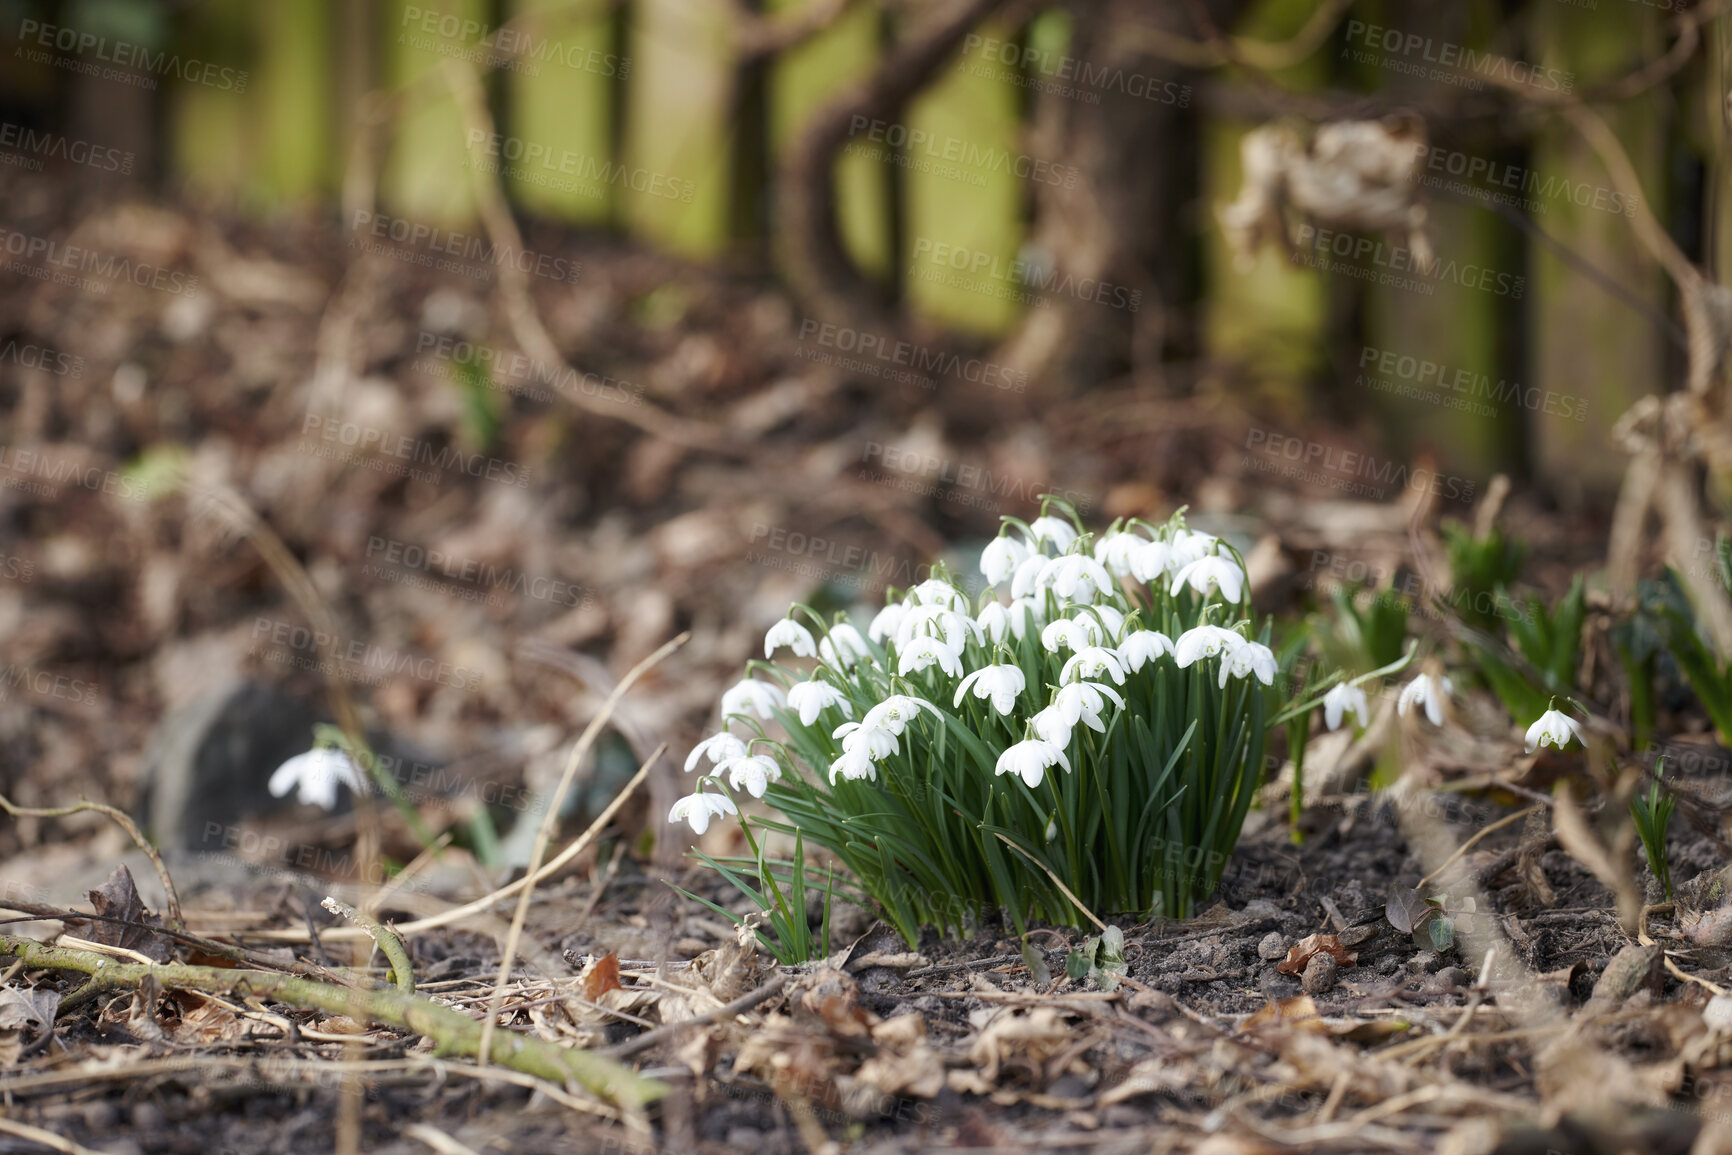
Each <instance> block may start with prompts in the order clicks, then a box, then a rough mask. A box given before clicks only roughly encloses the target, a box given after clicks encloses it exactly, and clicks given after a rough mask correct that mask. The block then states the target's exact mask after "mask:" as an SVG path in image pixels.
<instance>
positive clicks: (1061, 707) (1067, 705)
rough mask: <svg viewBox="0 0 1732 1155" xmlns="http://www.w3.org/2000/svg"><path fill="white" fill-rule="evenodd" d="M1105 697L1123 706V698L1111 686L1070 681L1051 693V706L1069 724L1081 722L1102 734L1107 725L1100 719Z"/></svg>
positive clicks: (1073, 724) (1105, 730)
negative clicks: (1054, 692) (1053, 693)
mask: <svg viewBox="0 0 1732 1155" xmlns="http://www.w3.org/2000/svg"><path fill="white" fill-rule="evenodd" d="M1107 698H1111V699H1112V700H1113V701H1114V702H1115V703H1117V705H1118V707H1119V709H1121V710H1122V709H1124V708H1125V700H1124V699H1123V698H1121V697H1119V694H1118V691H1116V690H1114V689H1113V688H1112V687H1111V686H1103V685H1100V684H1099V683H1097V682H1072V683H1071V684H1070V685H1068V686H1060V687H1059V691H1058V693H1057V694H1055V695H1053V699H1052V707H1051V708H1052V709H1055V710H1057V711H1058V712H1059V714H1060V716H1061V717H1063V718H1064V720H1065V722H1066V723H1067V724H1068V725H1070V726H1075V725H1076V724H1077V723H1078V722H1081V723H1082V724H1083V725H1085V726H1087V727H1088V728H1089V729H1091V730H1093V731H1095V732H1096V733H1098V734H1104V733H1106V732H1107V726H1106V723H1105V722H1103V721H1101V711H1102V710H1104V709H1106V699H1107Z"/></svg>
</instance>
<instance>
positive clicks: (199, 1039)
mask: <svg viewBox="0 0 1732 1155" xmlns="http://www.w3.org/2000/svg"><path fill="white" fill-rule="evenodd" d="M192 999H197V1000H198V1001H197V1004H196V1005H194V1006H193V1007H192V1008H190V1009H183V1010H182V1011H181V1013H180V1021H179V1022H178V1023H176V1024H175V1027H174V1031H173V1036H174V1041H175V1042H177V1043H182V1044H186V1045H189V1046H202V1045H205V1044H209V1043H226V1042H232V1041H233V1040H235V1039H241V1038H245V1037H246V1036H248V1035H250V1034H252V1033H253V1032H254V1029H255V1024H254V1023H252V1022H250V1021H248V1020H246V1019H243V1018H241V1017H240V1016H239V1015H237V1014H235V1013H234V1012H233V1011H231V1010H230V1009H229V1008H228V1007H225V1006H224V1005H223V1004H221V1003H219V1002H215V1001H213V1000H211V999H206V998H200V997H199V996H198V995H196V994H193V993H191V992H187V993H184V994H181V995H178V996H177V997H176V999H175V1001H176V1002H177V1003H178V1004H180V1005H182V1006H183V1007H184V1005H185V1003H186V1002H187V1001H190V1000H192ZM347 1021H349V1022H351V1023H354V1020H352V1019H351V1020H347ZM354 1025H355V1026H357V1027H358V1026H360V1024H358V1023H355V1024H354Z"/></svg>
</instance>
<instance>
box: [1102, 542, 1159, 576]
mask: <svg viewBox="0 0 1732 1155" xmlns="http://www.w3.org/2000/svg"><path fill="white" fill-rule="evenodd" d="M1151 544H1153V543H1152V542H1150V541H1149V539H1148V538H1146V537H1144V536H1143V535H1142V534H1140V533H1109V534H1107V535H1106V536H1105V537H1103V538H1101V539H1100V540H1099V541H1097V542H1095V560H1096V561H1098V562H1100V563H1101V564H1102V565H1104V566H1106V567H1107V570H1108V571H1109V572H1110V573H1111V574H1112V575H1113V576H1114V577H1121V578H1122V577H1127V576H1129V575H1130V573H1131V562H1132V559H1133V558H1135V557H1136V556H1137V553H1138V552H1139V551H1140V550H1141V549H1142V548H1143V547H1144V546H1147V545H1151Z"/></svg>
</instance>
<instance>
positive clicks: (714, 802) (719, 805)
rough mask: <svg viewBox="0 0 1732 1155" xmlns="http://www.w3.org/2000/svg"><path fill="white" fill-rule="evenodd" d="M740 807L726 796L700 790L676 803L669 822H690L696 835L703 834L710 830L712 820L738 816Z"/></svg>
mask: <svg viewBox="0 0 1732 1155" xmlns="http://www.w3.org/2000/svg"><path fill="white" fill-rule="evenodd" d="M739 812H740V810H739V807H737V806H735V805H734V800H733V799H732V798H729V797H728V796H727V795H726V794H711V793H709V792H708V791H706V790H700V791H698V792H697V793H696V794H688V795H686V797H684V798H682V799H680V800H679V801H678V802H676V803H674V808H673V809H672V810H670V811H668V821H669V822H681V821H684V822H689V823H691V826H692V832H693V833H694V834H702V833H703V832H704V831H706V830H708V829H709V828H710V819H711V818H720V817H721V816H722V815H724V814H738V813H739Z"/></svg>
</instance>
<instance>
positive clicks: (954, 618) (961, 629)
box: [896, 606, 982, 650]
mask: <svg viewBox="0 0 1732 1155" xmlns="http://www.w3.org/2000/svg"><path fill="white" fill-rule="evenodd" d="M921 634H931V635H933V636H936V637H942V638H943V639H944V644H945V645H947V646H949V647H950V648H951V649H953V650H961V649H962V647H964V646H966V645H967V644H968V638H969V635H970V634H972V635H974V637H975V639H976V640H979V639H980V638H981V637H982V633H981V629H980V624H979V623H978V622H976V621H975V620H974V619H973V618H971V617H969V616H968V615H967V614H959V613H957V612H956V611H955V610H952V609H950V608H949V607H947V606H915V607H914V608H913V609H911V610H909V611H908V615H907V616H906V617H904V618H903V619H902V621H901V623H900V624H899V625H897V627H896V648H897V649H903V648H904V647H906V646H907V645H908V643H909V642H910V641H911V640H912V639H914V638H915V637H917V636H919V635H921Z"/></svg>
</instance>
